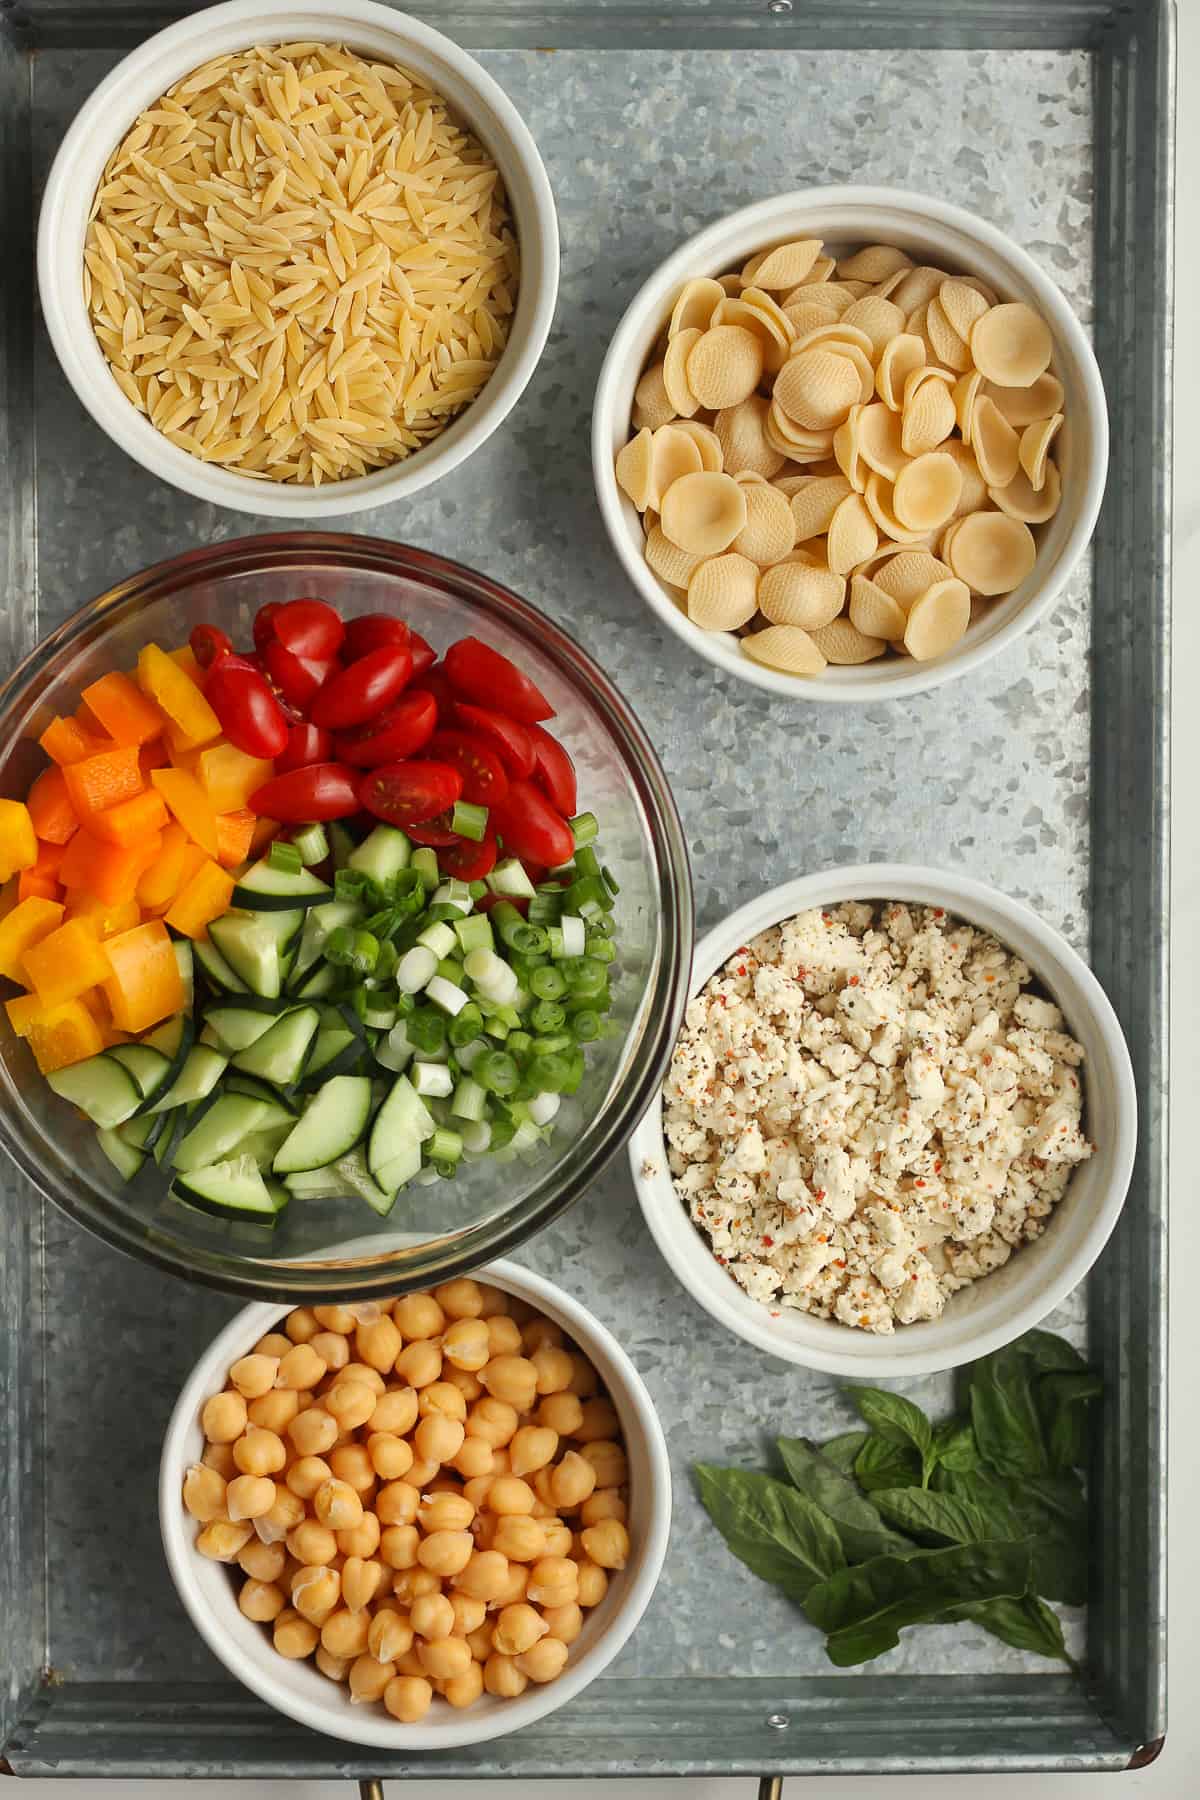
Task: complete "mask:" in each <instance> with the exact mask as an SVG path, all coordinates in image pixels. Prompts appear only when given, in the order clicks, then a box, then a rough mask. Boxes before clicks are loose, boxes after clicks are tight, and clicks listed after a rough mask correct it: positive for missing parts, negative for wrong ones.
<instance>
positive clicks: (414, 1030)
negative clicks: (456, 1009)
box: [405, 1006, 446, 1056]
mask: <svg viewBox="0 0 1200 1800" xmlns="http://www.w3.org/2000/svg"><path fill="white" fill-rule="evenodd" d="M405 1030H406V1031H407V1033H408V1041H409V1043H410V1044H411V1045H412V1047H413V1049H414V1050H415V1051H417V1052H418V1054H419V1055H422V1056H437V1055H439V1054H440V1053H441V1052H442V1051H444V1050H445V1048H446V1021H445V1017H444V1015H443V1014H442V1013H440V1012H435V1011H434V1009H433V1007H432V1006H419V1007H418V1008H417V1010H416V1012H414V1013H412V1014H411V1015H410V1017H409V1018H408V1020H407V1022H406V1024H405Z"/></svg>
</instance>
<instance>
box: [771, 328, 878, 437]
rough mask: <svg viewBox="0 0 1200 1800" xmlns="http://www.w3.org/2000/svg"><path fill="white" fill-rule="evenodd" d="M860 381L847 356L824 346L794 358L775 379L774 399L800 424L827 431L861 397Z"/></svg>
mask: <svg viewBox="0 0 1200 1800" xmlns="http://www.w3.org/2000/svg"><path fill="white" fill-rule="evenodd" d="M860 387H861V381H860V377H859V373H858V370H857V368H856V367H855V365H854V364H853V363H852V362H851V361H850V360H849V358H848V357H845V356H838V355H837V354H836V352H835V351H833V350H829V349H825V348H824V347H821V348H817V349H814V350H807V351H805V352H804V353H803V354H802V355H799V356H792V357H790V358H789V359H788V361H787V362H786V363H785V364H784V366H783V368H782V369H781V370H780V372H779V374H778V375H777V376H776V378H775V387H774V390H773V397H774V400H775V402H776V404H777V405H778V406H780V407H781V408H782V409H783V411H784V412H785V413H786V414H787V416H788V418H789V419H792V420H794V421H795V423H796V424H797V425H802V426H804V427H805V428H806V429H807V430H809V431H828V430H830V429H831V428H833V427H835V426H837V425H840V424H841V423H842V421H843V419H845V417H846V414H847V413H848V412H849V411H850V408H851V407H852V406H853V405H855V403H856V402H857V401H858V398H859V391H860Z"/></svg>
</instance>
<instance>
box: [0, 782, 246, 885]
mask: <svg viewBox="0 0 1200 1800" xmlns="http://www.w3.org/2000/svg"><path fill="white" fill-rule="evenodd" d="M237 804H238V805H239V806H243V805H244V804H245V802H244V801H242V800H239V801H238V802H237ZM221 810H222V811H224V810H225V809H224V808H222V809H221ZM37 859H38V841H37V832H36V831H35V830H34V829H33V820H32V819H31V818H30V816H29V808H28V807H27V806H26V805H25V803H24V801H21V800H0V881H7V880H8V879H9V877H10V876H12V875H16V874H17V873H18V872H19V871H20V870H21V869H32V867H33V865H34V863H35V862H36V861H37Z"/></svg>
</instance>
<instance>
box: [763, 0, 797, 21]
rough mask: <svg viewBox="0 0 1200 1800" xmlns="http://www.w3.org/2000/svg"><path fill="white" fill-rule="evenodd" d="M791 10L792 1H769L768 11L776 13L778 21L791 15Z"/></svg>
mask: <svg viewBox="0 0 1200 1800" xmlns="http://www.w3.org/2000/svg"><path fill="white" fill-rule="evenodd" d="M791 10H792V0H767V11H768V12H769V13H774V15H775V17H776V18H777V19H781V18H783V16H784V14H785V13H790V12H791Z"/></svg>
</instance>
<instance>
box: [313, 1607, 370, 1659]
mask: <svg viewBox="0 0 1200 1800" xmlns="http://www.w3.org/2000/svg"><path fill="white" fill-rule="evenodd" d="M369 1630H370V1620H369V1618H368V1617H367V1614H366V1613H365V1612H349V1611H348V1610H347V1609H346V1608H345V1607H341V1608H340V1609H339V1610H338V1611H337V1612H333V1613H330V1615H329V1617H328V1618H327V1619H326V1620H325V1623H324V1624H323V1625H322V1627H321V1642H322V1643H323V1644H324V1646H325V1648H326V1649H327V1650H328V1651H329V1652H330V1653H331V1655H333V1656H345V1657H350V1658H352V1657H355V1656H362V1654H363V1653H364V1651H365V1650H366V1648H367V1633H368V1631H369Z"/></svg>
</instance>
